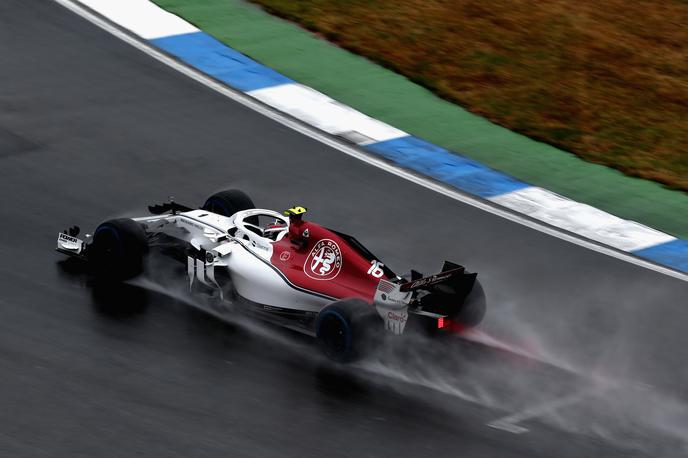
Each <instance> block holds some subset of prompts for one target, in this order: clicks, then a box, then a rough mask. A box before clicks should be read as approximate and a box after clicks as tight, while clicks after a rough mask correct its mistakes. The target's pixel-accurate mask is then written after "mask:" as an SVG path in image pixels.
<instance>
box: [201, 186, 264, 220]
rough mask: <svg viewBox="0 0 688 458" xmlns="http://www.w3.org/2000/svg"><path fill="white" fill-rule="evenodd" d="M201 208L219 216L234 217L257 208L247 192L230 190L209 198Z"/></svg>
mask: <svg viewBox="0 0 688 458" xmlns="http://www.w3.org/2000/svg"><path fill="white" fill-rule="evenodd" d="M201 208H202V209H203V210H207V211H209V212H213V213H217V214H218V215H222V216H232V215H233V214H235V213H236V212H238V211H241V210H250V209H252V208H256V206H255V205H254V203H253V201H252V200H251V198H250V197H249V196H248V195H247V194H246V193H245V192H243V191H240V190H238V189H228V190H226V191H220V192H216V193H215V194H213V195H212V196H210V197H208V199H207V200H206V201H205V203H204V204H203V206H202V207H201Z"/></svg>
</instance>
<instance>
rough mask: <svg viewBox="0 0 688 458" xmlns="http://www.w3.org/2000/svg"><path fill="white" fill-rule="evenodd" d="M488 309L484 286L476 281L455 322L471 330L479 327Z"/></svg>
mask: <svg viewBox="0 0 688 458" xmlns="http://www.w3.org/2000/svg"><path fill="white" fill-rule="evenodd" d="M486 309H487V305H486V301H485V291H484V290H483V285H481V284H480V282H479V281H478V280H476V281H475V283H474V284H473V289H472V290H471V292H470V293H468V296H466V299H464V301H463V305H461V307H459V313H457V314H456V316H455V317H454V320H455V321H456V322H457V323H459V324H460V325H463V326H466V327H469V328H470V327H474V326H477V325H479V324H480V322H481V321H483V318H484V317H485V311H486Z"/></svg>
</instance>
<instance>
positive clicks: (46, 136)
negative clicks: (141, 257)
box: [0, 0, 688, 457]
mask: <svg viewBox="0 0 688 458" xmlns="http://www.w3.org/2000/svg"><path fill="white" fill-rule="evenodd" d="M230 186H231V187H240V188H243V189H244V190H246V191H247V192H249V194H251V195H252V196H253V197H254V200H255V201H256V202H257V203H258V205H260V206H265V207H274V208H283V207H287V206H289V205H291V204H293V203H301V204H305V205H307V206H308V207H309V208H310V210H311V211H310V216H311V218H313V219H315V220H317V221H319V222H322V223H324V224H326V225H329V226H331V227H335V228H339V229H341V230H343V231H346V232H349V233H352V234H356V235H358V237H359V239H361V241H363V242H364V243H365V244H366V245H368V246H369V247H370V248H371V250H372V251H373V252H375V253H376V254H377V255H378V256H380V257H381V258H382V259H384V260H386V261H387V262H388V264H389V265H390V266H391V267H392V268H394V269H396V270H397V271H405V270H406V269H407V268H409V267H416V268H418V269H420V270H422V271H426V272H427V271H431V270H435V269H437V268H438V267H439V265H440V263H441V261H442V260H443V259H445V258H448V259H451V260H455V261H458V262H461V263H463V264H465V265H467V266H469V267H471V268H472V269H474V270H476V271H478V272H480V273H481V279H482V281H483V284H484V286H485V288H486V290H487V292H488V299H489V300H490V303H491V308H490V309H489V312H488V313H489V315H488V318H487V320H486V322H485V324H484V330H485V331H486V332H487V333H489V334H490V335H493V336H497V337H499V338H500V339H503V340H506V341H508V342H517V343H519V345H523V346H526V347H528V348H529V349H531V350H533V351H535V352H536V353H537V354H539V355H542V356H547V357H549V358H550V359H552V360H554V361H556V362H557V363H559V364H562V365H568V366H572V367H574V368H576V371H577V372H578V374H579V375H575V376H574V375H572V374H571V373H569V372H566V371H558V370H553V369H550V368H549V366H545V365H542V364H537V363H533V362H529V361H526V360H521V359H520V358H514V357H509V356H508V355H507V356H505V355H503V354H501V353H500V352H495V351H494V350H490V349H488V348H483V347H481V346H474V345H464V344H459V343H456V344H454V343H452V344H448V347H447V348H449V350H448V352H449V353H450V354H449V356H447V357H446V358H445V357H443V356H441V355H438V354H439V352H438V351H437V350H438V348H440V347H436V346H434V345H430V348H431V350H430V351H429V353H430V354H423V353H422V352H420V353H418V354H416V353H415V352H414V355H411V356H409V355H408V354H406V353H404V352H401V354H399V352H398V351H397V352H394V355H392V356H390V358H392V359H393V361H394V363H393V364H391V365H390V366H385V367H386V369H389V371H391V373H392V375H391V376H384V375H381V372H385V371H380V370H377V369H376V368H378V365H375V364H369V365H368V366H366V367H365V368H364V369H356V370H353V369H351V370H344V371H338V370H334V369H332V368H331V366H330V365H329V364H327V363H326V362H324V361H323V360H322V359H321V358H319V357H318V356H317V351H316V349H315V348H314V347H312V345H311V343H310V342H309V341H308V340H304V339H302V338H298V337H294V336H291V335H289V334H284V333H281V332H279V331H277V330H273V329H267V330H265V329H264V330H262V332H259V333H255V332H253V331H250V330H247V329H245V328H244V327H242V326H237V325H233V324H225V323H221V322H219V321H218V320H215V319H213V318H210V317H208V316H206V315H204V314H201V313H199V312H195V311H193V310H191V309H190V308H189V307H188V306H186V305H184V304H183V303H182V302H179V301H177V300H174V299H172V298H170V297H168V296H165V295H161V294H159V293H156V292H153V291H150V290H147V289H142V288H138V287H134V286H129V287H124V288H122V290H120V291H99V290H94V289H93V288H91V287H90V286H89V284H88V281H87V279H86V277H85V276H84V275H82V274H80V273H79V272H73V271H71V269H69V268H68V267H69V266H65V265H64V264H59V263H58V261H59V260H60V259H61V258H60V257H59V256H58V255H56V254H55V253H53V252H52V248H53V246H54V240H55V234H56V232H57V231H58V230H60V229H62V228H63V227H66V226H68V225H70V224H79V225H81V226H82V227H84V228H92V227H93V226H94V225H95V224H97V223H98V222H99V221H101V220H103V219H106V218H109V217H113V216H121V215H134V214H136V213H141V212H143V211H144V209H145V206H146V205H147V204H149V203H153V202H157V201H162V200H165V199H166V198H167V196H168V195H170V194H173V195H175V196H176V198H177V200H178V201H182V202H188V203H190V204H197V203H200V202H202V201H203V199H204V198H205V196H206V195H208V194H209V193H210V192H212V191H215V190H218V189H221V188H226V187H230ZM0 195H2V199H1V201H0V202H1V203H0V221H2V224H1V225H0V259H2V260H3V262H2V264H1V265H0V412H2V415H0V455H2V456H96V455H98V456H132V455H135V454H141V455H149V456H151V455H156V456H219V455H224V456H409V457H410V456H413V457H416V456H438V455H448V456H476V457H478V456H485V457H496V456H499V457H511V456H529V457H534V456H572V457H573V456H575V457H580V456H615V455H619V456H621V455H626V456H628V455H629V454H634V453H637V454H643V453H658V452H657V450H661V452H659V453H661V454H662V455H677V456H678V455H680V454H681V453H683V451H684V450H685V449H681V447H682V446H684V445H685V444H681V442H680V441H678V442H674V441H673V439H667V438H666V437H664V436H663V435H662V434H657V433H656V431H655V430H654V429H653V428H651V427H650V428H640V429H633V428H634V427H631V426H629V428H630V429H628V431H626V432H625V433H623V434H620V435H615V434H612V435H609V434H596V433H594V432H593V433H591V432H590V430H589V428H586V427H584V426H589V425H590V424H591V423H595V417H593V416H590V414H589V411H587V410H585V409H583V412H582V413H578V414H576V413H575V412H576V410H581V407H580V405H579V404H578V403H577V402H572V403H571V405H570V406H569V405H568V404H566V405H563V406H562V407H561V408H560V409H557V413H558V414H559V415H560V417H562V418H564V420H561V418H560V419H559V420H557V421H554V420H551V419H550V418H548V417H547V416H546V415H544V416H543V415H533V418H532V419H527V420H526V421H524V422H523V423H522V424H523V425H525V426H527V428H528V429H529V432H527V433H525V434H520V435H517V434H512V433H509V432H507V431H503V430H498V429H493V428H490V427H488V426H486V424H487V423H489V422H491V421H493V420H495V419H497V418H500V417H503V416H505V415H509V414H511V413H518V412H519V411H523V410H524V409H528V408H529V407H532V406H533V405H537V402H540V401H542V402H544V403H545V404H547V403H548V402H550V401H556V400H557V399H562V398H565V397H566V396H569V395H571V393H574V394H575V393H576V392H577V390H578V389H580V387H582V386H586V383H587V382H586V381H585V380H587V377H588V376H589V375H590V374H592V373H595V374H604V375H605V377H610V379H612V380H615V381H623V383H626V382H628V383H632V384H634V385H633V386H636V385H635V384H636V383H637V384H638V386H642V387H644V388H643V390H645V391H642V394H640V395H638V396H635V395H633V396H631V397H630V398H627V397H624V396H620V401H619V403H620V404H619V405H616V407H619V410H620V411H621V412H622V413H621V414H619V415H620V416H618V417H612V419H611V420H610V419H609V418H607V419H606V420H600V422H601V423H604V422H605V421H606V422H607V423H608V424H607V426H609V423H611V424H615V422H621V423H623V422H624V421H626V420H628V415H631V416H632V414H628V413H627V412H626V410H627V407H628V405H627V404H634V403H635V402H636V400H637V399H638V398H642V400H643V401H642V402H647V399H655V398H656V397H657V396H660V397H662V399H665V398H667V399H670V401H668V404H669V405H670V406H671V405H678V406H679V407H680V406H682V405H683V404H682V403H685V402H687V401H686V398H688V393H687V389H686V388H685V387H686V382H687V381H688V369H686V364H685V363H686V361H687V360H688V358H687V356H688V345H686V343H687V342H688V337H686V334H685V332H684V330H685V329H686V324H688V312H687V311H686V307H688V299H687V298H688V283H685V282H681V281H679V280H675V279H672V278H669V277H665V276H662V275H659V274H656V273H654V272H651V271H648V270H645V269H642V268H639V267H635V266H633V265H630V264H627V263H624V262H622V261H619V260H616V259H612V258H609V257H606V256H603V255H600V254H597V253H593V252H590V251H587V250H585V249H582V248H580V247H577V246H574V245H571V244H568V243H565V242H562V241H559V240H557V239H555V238H551V237H548V236H545V235H542V234H540V233H537V232H534V231H531V230H528V229H526V228H523V227H521V226H519V225H517V224H513V223H510V222H507V221H504V220H502V219H499V218H497V217H494V216H491V215H489V214H486V213H483V212H480V211H478V210H476V209H474V208H471V207H469V206H466V205H463V204H460V203H458V202H456V201H453V200H451V199H448V198H446V197H443V196H441V195H438V194H435V193H433V192H431V191H428V190H426V189H424V188H421V187H419V186H416V185H414V184H411V183H408V182H406V181H403V180H401V179H399V178H397V177H395V176H392V175H389V174H386V173H384V172H383V171H380V170H378V169H375V168H372V167H370V166H367V165H364V164H362V163H360V162H358V161H356V160H355V159H352V158H349V157H347V156H345V155H343V154H342V153H340V152H337V151H334V150H332V149H329V148H327V147H325V146H323V145H321V144H319V143H317V142H315V141H313V140H311V139H308V138H306V137H303V136H301V135H299V134H297V133H295V132H293V131H290V130H288V129H286V128H285V127H282V126H280V125H277V124H275V123H273V122H271V121H269V120H267V119H265V118H263V117H261V116H260V115H258V114H255V113H253V112H251V111H249V110H247V109H245V108H243V107H241V106H239V105H237V104H235V103H233V102H231V101H229V100H227V99H225V98H223V97H221V96H219V95H218V94H216V93H214V92H212V91H210V90H209V89H207V88H205V87H203V86H201V85H199V84H197V83H195V82H193V81H191V80H189V79H188V78H186V77H184V76H182V75H179V74H177V73H175V72H174V71H172V70H170V69H168V68H167V67H165V66H163V65H162V64H160V63H158V62H156V61H153V60H152V59H150V58H149V57H147V56H145V55H143V54H141V53H139V52H138V51H136V50H134V49H132V48H130V47H129V46H127V45H126V44H124V43H122V42H120V41H119V40H117V39H115V38H113V37H111V36H109V35H108V34H107V33H105V32H103V31H101V30H100V29H97V28H96V27H94V26H92V25H91V24H89V23H86V22H84V21H83V20H82V19H80V18H78V17H76V16H74V15H72V14H71V13H70V12H68V11H67V10H64V9H62V8H61V7H59V6H58V5H56V4H54V3H53V2H51V1H38V0H35V1H34V0H32V1H31V2H26V1H21V0H6V1H4V2H3V3H1V4H0ZM122 303H126V304H129V306H128V312H127V313H122V312H118V311H116V310H115V309H113V307H114V306H119V305H120V304H122ZM263 334H270V335H273V334H274V335H276V337H266V336H264V335H263ZM497 353H499V354H497ZM418 360H421V361H420V362H419V361H418ZM485 361H487V362H488V363H485ZM406 364H408V367H410V368H412V369H409V370H408V372H406V369H405V365H406ZM364 366H365V365H364ZM390 367H392V369H390ZM435 367H438V368H440V369H438V370H435ZM389 371H388V372H389ZM399 374H401V375H399ZM457 374H458V375H457ZM404 377H406V378H408V379H411V380H415V381H418V380H422V381H423V383H421V385H425V386H424V387H423V386H420V387H419V386H416V385H414V384H407V383H403V382H402V381H400V380H401V379H403V378H404ZM514 380H519V381H520V382H519V383H516V382H514ZM447 384H449V385H452V387H453V388H455V394H456V393H459V396H454V395H449V394H446V392H447V391H452V390H451V389H449V390H447V386H446V385H447ZM437 386H442V387H444V393H442V391H437V390H435V389H433V387H437ZM481 387H486V388H484V389H483V390H482V392H481ZM615 389H616V387H614V386H613V387H612V389H611V391H610V392H608V393H612V394H610V395H609V396H607V395H606V394H605V395H604V396H603V397H612V396H613V393H614V390H615ZM485 391H486V392H485ZM467 392H470V393H473V394H476V393H482V394H480V395H477V396H464V398H466V397H469V398H470V397H473V398H475V397H477V398H478V402H472V401H466V400H465V399H462V395H461V393H464V394H465V393H467ZM533 392H538V393H546V394H545V395H543V396H540V397H539V396H533ZM605 393H607V392H605ZM582 404H584V402H582ZM660 404H661V403H660ZM641 405H642V404H641ZM656 405H658V404H657V403H656V402H654V401H652V402H651V405H647V406H646V407H647V408H648V411H649V410H652V408H653V407H656ZM681 408H682V407H681ZM643 409H644V408H643ZM544 410H547V409H544ZM661 413H662V412H660V413H658V414H657V415H658V418H659V420H657V421H658V422H662V423H663V422H665V420H666V423H667V424H666V425H665V424H662V425H661V428H660V429H661V430H662V431H664V430H665V429H666V428H669V429H671V428H674V429H675V428H678V432H679V433H678V435H679V436H680V431H681V428H683V427H684V424H683V423H681V421H682V420H683V419H684V418H685V417H684V416H683V410H680V409H679V412H678V414H676V412H673V411H671V413H673V415H668V416H663V415H661ZM569 414H570V415H572V416H571V418H573V420H570V419H568V415H569ZM636 414H637V413H636ZM648 415H649V414H648ZM629 424H633V425H634V424H635V419H633V418H631V420H629ZM593 429H594V428H593ZM686 431H688V429H686ZM676 435H677V434H676V432H675V431H674V432H673V436H672V437H674V438H675V436H676ZM648 444H649V445H648ZM657 447H659V448H657Z"/></svg>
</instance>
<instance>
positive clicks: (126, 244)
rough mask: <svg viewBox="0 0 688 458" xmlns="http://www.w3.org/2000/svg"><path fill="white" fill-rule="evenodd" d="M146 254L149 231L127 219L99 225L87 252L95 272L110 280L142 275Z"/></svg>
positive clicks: (100, 276) (101, 277) (113, 220)
mask: <svg viewBox="0 0 688 458" xmlns="http://www.w3.org/2000/svg"><path fill="white" fill-rule="evenodd" d="M147 254H148V238H147V236H146V232H145V231H144V230H143V228H142V227H141V225H140V224H138V223H137V222H135V221H134V220H132V219H128V218H119V219H111V220H109V221H106V222H104V223H103V224H101V225H100V226H98V228H96V231H95V232H94V234H93V243H92V244H91V245H90V247H89V251H88V256H89V261H91V263H92V264H93V267H94V270H95V273H96V275H97V276H98V277H99V278H100V279H103V280H111V281H122V280H128V279H130V278H133V277H136V276H137V275H139V274H140V273H141V272H143V265H144V261H145V258H146V255H147Z"/></svg>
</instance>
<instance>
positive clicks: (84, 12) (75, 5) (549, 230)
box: [54, 0, 688, 281]
mask: <svg viewBox="0 0 688 458" xmlns="http://www.w3.org/2000/svg"><path fill="white" fill-rule="evenodd" d="M54 1H56V2H57V3H59V4H60V5H62V6H64V7H65V8H67V9H69V10H70V11H72V12H74V13H76V14H78V15H79V16H81V17H82V18H84V19H86V20H88V21H90V22H91V23H93V24H95V25H97V26H98V27H100V28H101V29H103V30H105V31H107V32H109V33H111V34H112V35H114V36H116V37H117V38H119V39H121V40H122V41H124V42H126V43H128V44H130V45H131V46H133V47H135V48H137V49H139V50H140V51H142V52H144V53H146V54H148V55H149V56H151V57H153V58H154V59H156V60H158V61H160V62H162V63H164V64H165V65H167V66H169V67H171V68H173V69H175V70H177V71H178V72H180V73H182V74H184V75H186V76H188V77H189V78H191V79H193V80H195V81H197V82H199V83H201V84H203V85H205V86H207V87H208V88H210V89H213V90H214V91H216V92H218V93H220V94H222V95H224V96H225V97H228V98H230V99H232V100H233V101H235V102H237V103H240V104H242V105H244V106H246V107H248V108H250V109H251V110H254V111H256V112H258V113H260V114H262V115H264V116H266V117H268V118H270V119H272V120H274V121H276V122H279V123H280V124H282V125H284V126H286V127H289V128H291V129H293V130H295V131H297V132H299V133H301V134H303V135H306V136H308V137H311V138H313V139H315V140H317V141H319V142H321V143H323V144H325V145H327V146H329V147H331V148H334V149H337V150H339V151H341V152H343V153H345V154H348V155H349V156H352V157H355V158H356V159H359V160H361V161H363V162H365V163H367V164H370V165H372V166H375V167H378V168H380V169H382V170H385V171H386V172H389V173H392V174H394V175H397V176H399V177H401V178H404V179H406V180H408V181H411V182H413V183H416V184H418V185H420V186H423V187H425V188H427V189H430V190H433V191H435V192H437V193H439V194H442V195H444V196H447V197H450V198H452V199H454V200H456V201H459V202H463V203H465V204H467V205H471V206H473V207H476V208H479V209H481V210H484V211H486V212H489V213H492V214H493V215H497V216H500V217H502V218H504V219H507V220H509V221H513V222H515V223H518V224H521V225H523V226H526V227H528V228H530V229H535V230H537V231H540V232H542V233H545V234H548V235H551V236H554V237H557V238H559V239H561V240H565V241H567V242H570V243H574V244H576V245H578V246H581V247H584V248H587V249H589V250H593V251H596V252H598V253H602V254H606V255H608V256H611V257H614V258H617V259H620V260H623V261H626V262H629V263H631V264H635V265H637V266H640V267H644V268H646V269H650V270H653V271H655V272H658V273H661V274H664V275H668V276H670V277H674V278H677V279H679V280H683V281H688V274H684V273H681V272H678V271H675V270H672V269H669V268H667V267H663V266H660V265H657V264H654V263H652V262H649V261H645V260H643V259H640V258H637V257H635V256H633V255H631V254H628V253H624V252H620V251H617V250H615V249H613V248H611V247H607V246H603V245H600V244H598V243H595V242H593V241H591V240H587V239H584V238H581V237H577V236H575V235H573V234H570V233H568V232H564V231H561V230H558V229H556V228H554V227H552V226H549V225H546V224H543V223H540V222H538V221H535V220H532V219H530V218H527V217H524V216H522V215H519V214H516V213H513V212H511V211H509V210H507V209H505V208H503V207H501V206H498V205H495V204H490V203H488V202H486V201H484V200H482V199H479V198H477V197H473V196H470V195H467V194H464V193H462V192H460V191H458V190H456V189H455V188H452V187H450V186H448V185H444V184H441V183H438V182H435V181H433V180H431V179H428V178H427V177H424V176H420V175H418V174H415V173H413V172H411V171H409V170H406V169H404V168H401V167H398V166H395V165H393V164H390V163H388V162H386V161H384V160H382V159H380V158H378V157H376V156H373V155H370V154H368V153H365V152H364V151H362V150H360V149H358V148H356V147H353V146H351V145H349V144H346V143H344V142H342V141H340V140H337V139H335V138H332V137H330V136H328V135H327V134H325V133H323V132H321V131H319V130H318V129H316V128H313V127H310V126H307V125H304V124H301V123H300V122H298V121H295V120H294V119H292V118H291V117H289V116H287V115H285V114H282V113H280V112H278V111H275V110H273V109H272V108H269V107H267V106H265V105H263V104H262V103H260V102H258V101H256V100H254V99H253V98H251V97H250V96H248V95H246V94H244V93H242V92H239V91H235V90H233V89H231V88H229V87H227V86H225V85H224V84H221V83H218V82H217V81H215V80H214V79H212V78H210V77H209V76H207V75H205V74H204V73H202V72H200V71H198V70H195V69H193V68H191V67H188V66H186V65H185V64H183V63H181V62H179V61H177V60H175V59H174V58H172V57H170V56H169V55H167V54H165V53H163V52H161V51H159V50H158V49H156V48H155V47H154V46H152V45H150V44H148V43H146V42H145V41H142V40H141V39H139V38H136V37H134V36H132V35H130V34H128V33H126V32H124V31H123V30H121V29H120V28H118V27H116V26H114V25H113V24H112V23H110V22H109V21H108V20H106V19H104V18H102V17H101V16H100V15H97V14H94V13H93V12H91V11H90V10H89V9H88V8H85V7H84V6H82V5H81V4H80V3H79V2H77V1H74V0H54Z"/></svg>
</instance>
